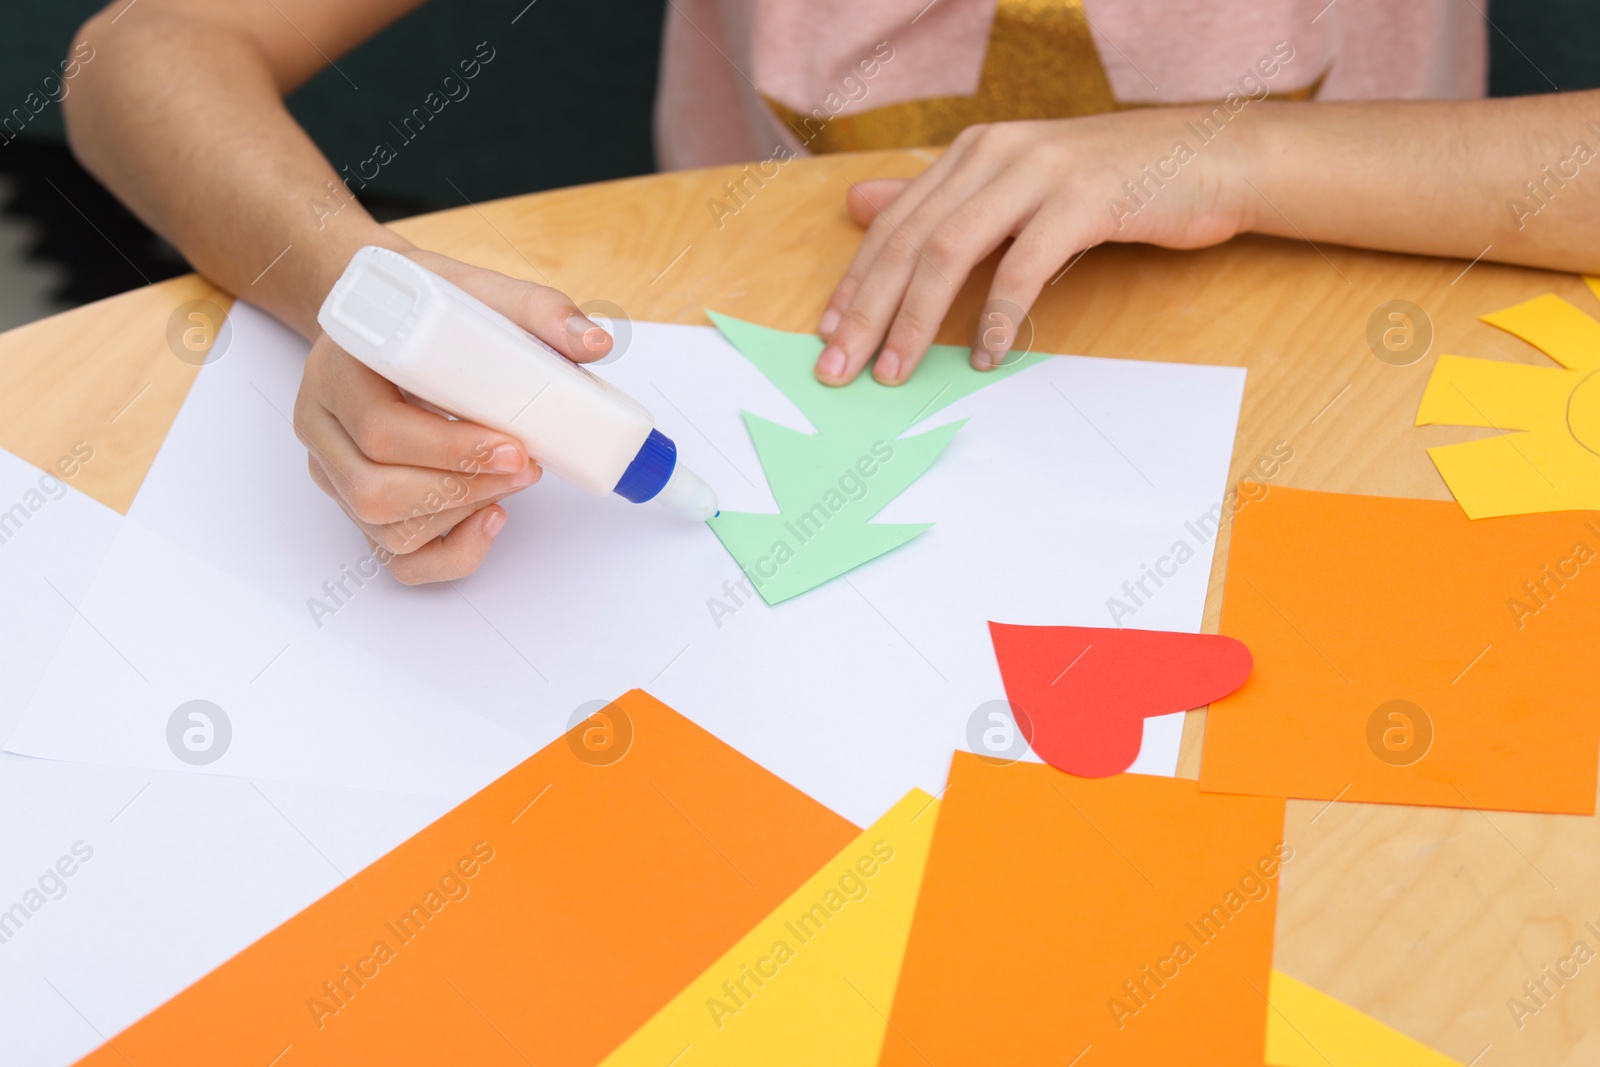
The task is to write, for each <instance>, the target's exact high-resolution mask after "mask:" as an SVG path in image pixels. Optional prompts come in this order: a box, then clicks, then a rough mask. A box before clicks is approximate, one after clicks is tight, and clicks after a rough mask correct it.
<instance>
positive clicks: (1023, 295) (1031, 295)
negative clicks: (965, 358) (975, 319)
mask: <svg viewBox="0 0 1600 1067" xmlns="http://www.w3.org/2000/svg"><path fill="white" fill-rule="evenodd" d="M1100 240H1101V236H1100V234H1099V233H1097V232H1096V229H1095V227H1094V225H1093V223H1092V222H1091V221H1090V220H1088V219H1086V218H1085V217H1084V212H1083V211H1082V210H1081V209H1078V208H1073V207H1067V208H1057V209H1054V210H1051V209H1045V210H1042V211H1040V212H1039V214H1038V215H1036V216H1035V217H1034V218H1033V219H1032V220H1031V221H1029V223H1028V224H1027V225H1026V226H1024V227H1023V229H1022V232H1021V233H1019V234H1018V235H1017V239H1016V241H1014V242H1013V243H1012V245H1011V247H1010V248H1009V249H1007V250H1006V254H1005V255H1004V256H1001V257H1000V265H999V266H998V267H996V268H995V272H994V281H992V282H991V283H990V285H989V299H988V301H987V302H986V303H985V305H984V306H985V308H994V309H996V311H995V312H994V314H993V315H992V316H991V321H987V322H984V323H980V324H979V329H978V336H977V337H975V338H974V339H973V346H972V365H973V366H974V367H976V368H977V369H978V370H989V369H991V368H993V367H998V366H1001V365H1002V364H1004V363H1005V362H1006V357H1007V354H1008V353H1009V352H1010V351H1011V346H1012V345H1013V344H1014V343H1015V342H1016V339H1017V334H1018V332H1019V330H1020V329H1021V327H1022V323H1021V322H1019V321H1012V320H1014V319H1016V318H1017V309H1020V311H1021V313H1022V314H1026V313H1027V310H1028V309H1029V308H1031V307H1033V303H1034V301H1035V300H1037V299H1039V293H1040V292H1041V291H1043V289H1044V287H1045V284H1046V282H1048V281H1049V279H1050V278H1051V277H1053V276H1054V275H1055V272H1056V271H1058V270H1060V269H1061V265H1062V264H1063V263H1065V262H1067V261H1068V260H1070V259H1071V258H1072V257H1073V256H1076V255H1078V253H1080V252H1082V251H1083V250H1084V249H1085V248H1089V247H1091V246H1093V245H1096V244H1099V243H1100Z"/></svg>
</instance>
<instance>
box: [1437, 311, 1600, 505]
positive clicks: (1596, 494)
mask: <svg viewBox="0 0 1600 1067" xmlns="http://www.w3.org/2000/svg"><path fill="white" fill-rule="evenodd" d="M1483 321H1484V322H1487V323H1489V324H1490V325H1491V326H1498V327H1499V328H1500V329H1502V330H1505V331H1506V332H1508V333H1512V334H1515V335H1516V336H1518V337H1520V338H1522V339H1523V340H1524V341H1527V342H1528V343H1529V344H1531V345H1533V346H1534V347H1535V348H1538V349H1539V350H1540V351H1541V352H1543V353H1545V355H1547V356H1549V357H1550V358H1551V359H1553V360H1555V361H1556V362H1557V363H1559V364H1561V366H1560V367H1535V366H1528V365H1526V364H1522V363H1507V362H1503V361H1499V360H1487V359H1468V358H1465V357H1463V356H1451V355H1445V356H1440V357H1439V362H1438V365H1437V366H1435V367H1434V370H1433V376H1432V377H1431V378H1430V379H1429V380H1428V387H1427V390H1426V391H1425V392H1424V393H1423V395H1422V404H1421V406H1420V407H1418V409H1417V425H1418V426H1436V425H1441V424H1448V425H1453V426H1485V427H1492V428H1493V429H1496V430H1499V431H1501V433H1500V435H1499V436H1496V437H1485V438H1482V439H1480V440H1476V441H1466V442H1463V443H1460V444H1453V445H1440V446H1439V447H1437V448H1430V449H1428V455H1429V456H1430V457H1431V458H1432V459H1433V462H1434V465H1435V466H1437V467H1438V468H1439V473H1440V474H1441V475H1443V476H1444V480H1445V483H1446V484H1447V485H1449V486H1450V491H1451V492H1452V493H1454V494H1455V498H1456V500H1458V501H1459V502H1460V504H1461V507H1462V509H1463V510H1464V511H1466V513H1467V515H1469V516H1470V517H1472V518H1474V519H1482V518H1487V517H1490V516H1495V515H1523V514H1528V513H1531V512H1541V511H1575V510H1579V509H1590V508H1600V322H1597V321H1596V320H1595V319H1593V318H1591V317H1590V316H1588V315H1586V314H1584V313H1583V312H1582V311H1580V310H1578V309H1577V308H1575V307H1573V306H1572V305H1571V304H1569V303H1567V302H1566V301H1565V300H1562V299H1561V298H1560V297H1558V296H1555V295H1553V294H1546V295H1545V296H1540V297H1535V298H1534V299H1532V300H1529V301H1526V302H1525V303H1521V304H1518V305H1516V306H1515V307H1510V308H1506V309H1505V310H1504V311H1496V312H1494V313H1493V314H1489V315H1485V316H1483ZM1508 431H1519V432H1508Z"/></svg>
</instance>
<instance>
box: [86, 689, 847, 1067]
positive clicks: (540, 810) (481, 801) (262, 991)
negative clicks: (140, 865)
mask: <svg viewBox="0 0 1600 1067" xmlns="http://www.w3.org/2000/svg"><path fill="white" fill-rule="evenodd" d="M607 710H608V712H609V713H610V714H611V715H613V716H616V717H619V718H625V719H626V720H627V721H628V723H629V725H630V726H631V728H632V730H631V736H632V741H631V745H630V747H629V748H628V749H627V751H626V752H625V753H624V754H623V755H622V757H621V758H619V759H610V760H608V761H595V760H592V759H586V758H585V757H584V755H582V754H581V753H582V752H584V751H585V750H584V749H583V748H582V747H581V743H580V742H581V727H580V728H579V730H575V731H574V733H573V734H572V735H570V736H568V737H564V738H561V739H559V740H557V741H556V742H554V743H553V744H551V745H550V746H548V747H547V748H545V749H543V750H541V751H540V752H539V753H537V754H536V755H534V756H532V757H530V758H529V759H528V760H526V761H525V762H523V763H522V764H520V765H519V766H518V767H516V768H515V769H514V770H512V771H511V772H509V773H508V774H506V775H505V776H504V777H502V778H500V779H499V780H498V781H496V782H494V783H493V784H492V785H490V786H489V787H488V788H486V789H484V790H483V791H482V792H480V793H478V794H477V795H475V796H473V797H472V798H471V799H469V800H467V801H466V802H465V803H463V804H461V805H460V806H458V807H457V808H455V809H454V810H452V811H451V812H449V813H448V814H447V815H445V816H444V817H443V818H441V819H439V820H438V821H437V822H435V823H433V824H432V825H431V826H429V827H428V828H427V829H425V830H423V831H422V832H420V833H418V834H417V835H416V836H414V837H412V838H411V839H410V840H408V841H407V842H405V844H403V845H401V846H400V847H399V848H397V849H395V850H394V851H393V852H390V853H389V854H388V855H386V856H384V857H383V858H382V859H380V860H378V861H377V862H376V863H374V864H373V865H372V866H370V867H368V868H366V869H365V870H363V871H361V872H359V873H357V874H355V875H354V876H353V877H352V878H351V879H350V880H349V881H348V882H346V883H344V884H342V885H340V886H339V887H338V888H337V889H335V890H333V892H331V893H329V894H328V895H326V896H324V897H323V898H322V899H320V900H318V901H317V902H316V903H315V904H313V905H311V906H310V907H308V908H307V909H306V910H305V911H303V912H301V913H300V914H298V915H296V916H295V917H294V918H293V919H291V920H289V921H288V922H286V923H284V924H283V925H282V926H280V927H278V928H277V929H276V930H274V931H273V932H272V933H270V934H268V935H267V936H266V937H264V938H262V939H261V940H260V941H257V942H256V943H255V944H253V945H251V946H250V947H249V948H247V949H245V950H244V951H243V952H241V953H240V954H239V955H237V956H235V957H234V958H233V959H231V960H229V961H228V962H227V963H226V964H224V965H223V966H221V967H219V968H218V969H217V970H215V971H213V972H212V973H211V974H209V975H207V976H206V977H205V978H204V979H202V980H201V981H199V982H197V983H196V984H195V985H193V986H191V987H190V988H189V989H187V990H186V991H184V992H183V993H182V994H180V995H179V996H177V997H176V998H174V999H173V1000H171V1001H169V1002H168V1003H167V1004H166V1005H165V1006H163V1007H162V1008H160V1009H159V1010H157V1011H155V1012H154V1013H152V1014H151V1015H149V1016H147V1017H145V1018H144V1019H142V1020H140V1021H139V1022H137V1023H135V1024H134V1025H133V1026H132V1027H130V1028H128V1029H127V1030H125V1031H123V1032H122V1033H121V1034H118V1035H117V1036H116V1037H114V1038H112V1039H111V1040H110V1041H109V1042H107V1044H106V1045H104V1046H103V1047H102V1048H100V1050H99V1051H98V1052H96V1053H95V1054H94V1055H93V1056H91V1057H89V1059H87V1060H86V1061H85V1063H88V1064H93V1065H99V1064H105V1065H107V1067H109V1065H113V1064H115V1065H119V1067H120V1065H122V1064H124V1063H125V1062H126V1061H132V1062H135V1063H162V1064H173V1065H179V1067H182V1065H188V1064H193V1065H196V1067H199V1065H210V1064H218V1063H261V1064H267V1063H271V1062H272V1061H273V1060H274V1059H275V1058H278V1057H281V1056H282V1055H283V1053H284V1050H285V1048H286V1047H288V1046H292V1047H293V1052H292V1058H293V1062H294V1063H296V1064H329V1065H336V1064H349V1063H473V1064H482V1065H486V1067H498V1065H505V1067H526V1064H527V1063H528V1062H537V1063H539V1064H541V1065H544V1067H580V1065H581V1067H590V1065H592V1064H594V1063H597V1062H599V1060H600V1058H601V1057H602V1056H604V1055H605V1054H606V1053H607V1052H608V1051H610V1050H611V1049H613V1048H615V1047H616V1046H617V1044H618V1043H619V1042H621V1041H622V1040H623V1039H624V1038H626V1037H627V1036H628V1035H629V1034H631V1033H632V1032H633V1031H634V1030H636V1029H637V1028H638V1027H639V1026H640V1025H642V1024H643V1023H644V1022H646V1021H647V1020H648V1019H649V1018H650V1016H651V1015H652V1014H654V1013H655V1011H656V1010H657V1009H659V1008H660V1007H661V1005H662V1004H664V1003H666V1002H667V1001H669V1000H670V999H671V998H672V997H673V996H674V995H675V994H676V993H678V992H679V991H680V990H682V989H683V988H684V986H685V985H687V984H688V983H689V982H690V981H691V980H692V979H693V978H694V977H695V976H696V975H698V974H700V973H701V972H702V971H704V970H705V968H706V966H707V965H708V964H709V963H710V962H712V961H713V960H715V959H716V958H717V957H718V956H720V955H721V954H722V953H723V951H725V949H726V947H727V946H728V945H730V944H733V943H734V942H736V941H737V940H738V939H739V938H740V937H741V936H743V935H744V934H745V933H746V932H747V931H749V930H750V929H751V928H752V927H753V926H755V924H756V923H758V922H760V921H761V919H762V918H763V917H765V916H766V915H768V914H769V913H770V912H771V911H772V909H773V908H774V907H776V906H777V905H778V903H779V902H780V901H782V900H784V899H785V898H786V897H787V896H788V895H789V894H790V893H791V892H792V891H793V889H794V887H795V886H797V885H800V884H801V883H803V882H804V881H805V880H806V879H807V878H810V877H811V876H812V875H813V874H814V873H815V872H816V870H817V869H818V867H820V866H821V865H822V864H823V863H824V862H825V861H826V859H827V858H828V857H829V856H833V855H835V854H837V853H838V851H839V850H840V849H841V848H842V847H844V846H845V845H846V844H847V843H848V842H849V841H850V840H851V839H853V838H854V837H855V836H856V835H857V834H858V833H859V831H858V830H857V829H856V828H855V827H853V826H851V825H850V824H849V823H847V822H845V821H844V820H843V819H841V818H839V817H838V816H837V815H834V814H833V813H832V812H830V811H828V810H827V809H825V808H823V807H822V806H821V805H820V804H817V803H816V802H815V801H813V800H811V799H810V798H809V797H806V796H805V795H803V794H802V793H800V792H799V791H798V790H796V789H794V788H792V787H790V786H788V785H785V784H784V783H783V782H781V781H779V780H778V779H777V778H775V777H773V776H772V775H771V774H768V773H767V772H765V771H763V770H762V769H761V768H759V767H757V766H756V765H755V764H753V763H751V762H750V761H749V760H747V759H745V758H744V757H742V756H740V755H738V754H737V753H735V752H734V751H733V750H732V749H729V748H727V747H726V746H725V745H723V744H721V743H720V742H718V741H716V740H715V739H714V738H712V737H711V736H710V735H709V734H707V733H705V732H704V731H702V730H700V729H699V728H698V727H696V726H694V725H693V724H691V723H689V722H688V721H687V720H685V719H683V718H682V717H680V716H678V715H677V714H676V713H674V712H673V711H672V710H671V709H669V708H667V707H666V706H665V705H663V704H661V703H659V702H657V701H656V700H654V699H653V698H651V697H650V696H648V695H647V694H645V693H643V692H640V691H638V690H635V691H633V692H630V693H627V694H625V695H624V696H623V697H621V698H620V699H619V700H617V701H616V702H615V703H613V704H612V705H611V706H610V707H609V708H608V709H607Z"/></svg>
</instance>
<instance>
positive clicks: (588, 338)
mask: <svg viewBox="0 0 1600 1067" xmlns="http://www.w3.org/2000/svg"><path fill="white" fill-rule="evenodd" d="M567 332H568V333H570V334H572V336H574V337H576V338H577V339H578V343H579V344H580V345H582V346H583V347H584V348H585V349H587V350H588V351H590V352H598V351H600V350H601V349H602V348H604V347H605V346H606V344H607V342H609V341H610V340H611V335H610V334H609V333H606V330H605V327H604V326H601V325H600V324H599V323H597V322H595V321H594V320H593V319H591V318H588V317H586V316H584V315H568V316H567Z"/></svg>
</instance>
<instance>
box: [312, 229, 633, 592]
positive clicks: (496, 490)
mask: <svg viewBox="0 0 1600 1067" xmlns="http://www.w3.org/2000/svg"><path fill="white" fill-rule="evenodd" d="M406 254H407V255H408V256H410V257H411V258H412V259H414V260H416V261H417V262H418V263H420V264H422V265H423V266H424V267H427V268H428V269H429V270H431V271H433V272H434V273H436V274H438V275H440V276H441V277H443V278H446V279H448V280H449V281H451V282H454V283H455V284H456V285H459V286H460V287H461V288H463V289H465V290H466V291H467V292H469V293H471V294H472V295H473V296H476V297H477V298H478V299H479V300H482V301H483V302H484V303H485V304H488V305H489V306H490V307H492V308H494V309H495V310H496V311H498V312H500V313H501V314H503V315H505V316H506V317H507V318H509V319H511V321H513V322H515V323H516V324H517V325H518V326H521V327H522V328H523V329H525V330H527V331H528V332H529V333H532V334H533V335H534V336H536V337H538V338H539V339H540V340H542V341H544V342H545V343H546V344H548V345H550V346H551V347H552V348H554V349H555V350H556V351H558V352H560V353H562V354H563V355H565V356H567V357H568V358H570V359H573V360H576V361H578V362H580V363H587V362H590V361H592V360H596V359H599V358H601V357H602V356H604V355H605V354H606V353H608V352H610V351H611V335H610V334H608V333H606V331H605V330H604V329H602V328H601V327H600V326H598V325H597V324H596V323H594V322H592V321H590V320H589V319H587V318H585V317H584V316H583V315H581V314H580V313H579V312H578V309H577V307H576V306H575V305H574V304H573V302H572V301H571V300H570V299H568V298H567V297H566V296H565V295H564V294H562V293H560V292H557V291H556V290H554V289H550V288H547V287H545V286H542V285H535V284H534V283H532V282H525V281H521V280H519V279H516V278H511V277H507V276H506V275H504V274H499V273H497V272H495V271H492V270H485V269H483V268H481V267H473V266H469V265H467V264H465V263H460V262H457V261H456V260H453V259H449V258H448V257H445V256H441V255H437V254H435V253H432V252H421V251H409V252H407V253H406ZM294 428H295V433H296V434H297V435H298V436H299V438H300V440H301V441H302V442H304V444H305V446H306V448H307V449H308V450H309V451H310V466H311V479H312V480H313V481H314V482H316V483H317V485H318V486H319V487H320V488H321V489H322V491H323V492H325V493H327V494H328V495H329V496H331V497H333V499H334V500H336V501H338V503H339V506H340V507H342V508H344V510H345V514H347V515H349V516H350V518H351V520H352V521H354V522H355V524H356V525H357V526H359V527H360V528H361V531H362V533H364V534H366V536H367V540H368V541H369V542H371V544H372V545H373V547H374V548H376V549H378V550H380V553H379V554H380V558H383V559H384V560H385V562H386V563H387V564H388V566H389V569H390V570H391V571H392V572H394V576H395V577H396V578H398V579H400V580H401V581H402V582H405V583H406V584H407V585H415V584H418V583H421V582H441V581H449V580H451V579H454V578H460V577H463V576H465V575H468V574H471V573H472V572H473V571H475V570H477V569H478V565H479V564H480V563H482V562H483V558H484V555H485V554H486V553H487V552H488V551H489V546H490V545H491V544H493V542H494V539H495V535H496V534H498V533H499V532H500V529H501V527H503V526H504V525H505V522H506V512H505V509H504V508H502V507H499V506H498V502H499V501H500V500H502V499H504V498H505V497H506V496H509V495H510V494H512V493H515V492H517V491H518V490H521V489H526V488H527V487H528V486H530V485H532V484H533V483H534V482H536V481H538V479H539V474H540V470H539V467H538V465H537V464H535V463H534V462H533V461H532V460H530V459H529V458H528V453H527V450H526V449H524V448H523V446H522V444H521V442H519V441H517V440H516V439H515V438H513V437H510V436H508V435H506V434H503V433H500V432H499V431H497V430H490V429H486V428H485V427H482V426H479V425H477V424H475V423H470V422H459V421H456V420H453V419H447V418H445V417H444V416H442V415H437V414H434V413H433V412H432V411H429V410H427V409H425V408H422V407H419V406H418V405H417V404H415V403H412V402H410V401H408V400H407V399H406V397H405V396H404V395H403V394H402V393H401V392H400V390H399V388H398V387H396V386H395V385H394V384H393V383H391V382H389V381H388V380H387V379H385V378H382V377H380V376H379V375H378V374H376V373H374V372H373V371H372V370H370V369H368V368H367V367H366V366H365V365H364V364H362V363H360V362H359V361H357V360H356V359H355V358H354V357H352V356H350V355H349V354H347V353H346V352H345V351H344V350H343V349H341V348H340V347H339V346H338V345H336V344H334V343H333V342H332V341H331V340H329V339H328V336H327V335H326V334H323V335H321V336H319V337H318V338H317V340H316V343H315V344H313V345H312V346H311V354H310V356H309V357H308V358H307V359H306V368H305V375H304V377H303V378H302V379H301V382H300V395H299V397H298V398H297V399H296V401H295V408H294Z"/></svg>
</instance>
